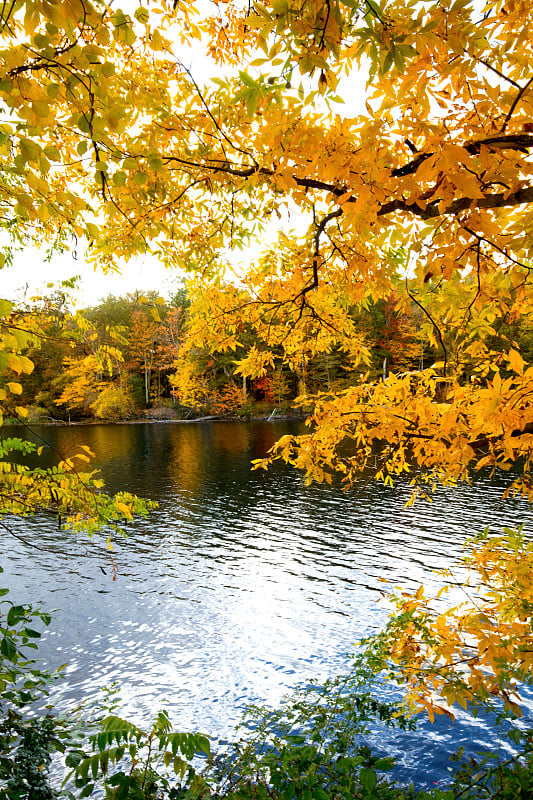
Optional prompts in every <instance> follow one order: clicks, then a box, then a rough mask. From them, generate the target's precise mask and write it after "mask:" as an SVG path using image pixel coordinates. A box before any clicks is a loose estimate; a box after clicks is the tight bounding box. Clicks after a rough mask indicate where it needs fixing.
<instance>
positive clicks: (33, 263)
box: [0, 248, 180, 308]
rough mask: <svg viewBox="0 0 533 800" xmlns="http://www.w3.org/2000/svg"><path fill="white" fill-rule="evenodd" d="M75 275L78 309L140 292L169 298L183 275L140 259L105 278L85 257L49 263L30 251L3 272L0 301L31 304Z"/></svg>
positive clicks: (63, 257) (59, 258)
mask: <svg viewBox="0 0 533 800" xmlns="http://www.w3.org/2000/svg"><path fill="white" fill-rule="evenodd" d="M75 275H81V280H80V282H79V284H78V286H79V288H78V290H77V291H73V292H72V294H73V295H74V298H75V299H76V305H77V307H78V308H86V307H88V306H93V305H97V304H98V302H99V301H100V300H102V299H103V298H105V297H107V295H109V294H113V295H115V296H116V297H119V296H121V295H125V294H128V293H130V292H135V290H137V289H138V290H142V291H147V290H150V289H153V290H155V291H157V292H158V293H159V294H160V295H161V296H162V297H168V296H169V295H171V294H172V293H173V291H174V289H175V288H177V282H178V279H179V276H180V273H178V272H177V271H173V270H169V269H166V268H165V267H163V265H162V264H160V263H159V262H158V261H157V260H156V259H154V258H138V259H132V260H131V261H129V262H128V263H127V264H124V266H123V267H122V273H116V272H111V273H107V274H106V275H104V273H103V272H102V271H101V270H97V271H94V270H93V268H92V267H91V266H89V265H88V264H87V263H86V262H85V259H84V258H83V254H80V255H79V256H77V257H75V254H74V253H65V254H63V255H59V254H57V255H54V256H53V258H52V261H51V262H47V261H46V260H45V253H44V251H39V250H38V249H36V248H28V249H26V250H23V251H21V252H19V253H15V257H14V264H13V266H12V267H4V268H3V269H2V270H0V297H4V298H6V299H8V300H16V301H24V300H26V301H29V300H30V299H31V297H33V296H36V295H40V296H42V295H44V294H51V293H52V292H53V290H54V289H53V287H55V286H57V285H58V284H60V283H61V281H63V280H68V279H70V278H73V277H74V276H75ZM50 283H51V284H53V287H51V286H49V285H48V284H50Z"/></svg>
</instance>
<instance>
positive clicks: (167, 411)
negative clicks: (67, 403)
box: [4, 406, 307, 427]
mask: <svg viewBox="0 0 533 800" xmlns="http://www.w3.org/2000/svg"><path fill="white" fill-rule="evenodd" d="M306 417H307V414H303V413H299V412H296V411H289V412H287V411H280V412H276V410H275V409H274V410H273V411H269V412H268V413H264V414H259V413H258V414H240V415H239V414H206V415H201V414H199V415H198V416H192V415H191V416H184V415H183V414H182V413H181V414H180V412H178V411H176V410H175V409H173V408H172V407H168V406H158V407H156V408H149V409H146V411H144V412H143V413H141V414H138V415H136V416H132V417H128V418H122V419H114V418H106V419H100V418H96V417H83V418H80V419H74V420H65V419H55V418H52V417H50V416H49V415H48V414H29V415H28V417H27V418H26V419H16V418H13V417H7V418H5V419H4V424H9V425H21V426H25V425H49V426H67V427H69V426H76V425H78V426H79V425H137V424H139V423H141V422H142V423H149V424H155V423H184V424H190V423H195V422H274V421H275V422H303V421H304V420H305V419H306Z"/></svg>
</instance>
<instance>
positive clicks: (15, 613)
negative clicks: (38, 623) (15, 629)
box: [7, 606, 26, 625]
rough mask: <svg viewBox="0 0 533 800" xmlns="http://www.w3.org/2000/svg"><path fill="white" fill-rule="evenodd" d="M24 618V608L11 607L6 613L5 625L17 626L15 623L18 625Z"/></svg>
mask: <svg viewBox="0 0 533 800" xmlns="http://www.w3.org/2000/svg"><path fill="white" fill-rule="evenodd" d="M25 616H26V610H25V608H24V606H11V608H10V609H9V611H8V612H7V624H8V625H17V623H19V622H20V620H21V619H24V617H25Z"/></svg>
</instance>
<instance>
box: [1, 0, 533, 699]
mask: <svg viewBox="0 0 533 800" xmlns="http://www.w3.org/2000/svg"><path fill="white" fill-rule="evenodd" d="M531 12H532V5H531V2H529V0H485V2H484V3H481V4H480V3H474V2H468V0H455V2H451V0H446V1H445V2H441V1H440V0H439V2H437V1H436V0H435V1H431V2H427V3H413V2H410V1H408V0H384V2H383V3H382V4H381V5H378V4H377V3H376V2H374V0H362V1H361V2H352V1H351V0H350V2H348V0H345V1H343V0H338V2H332V1H330V0H326V2H324V0H306V2H303V1H302V0H267V2H265V3H259V2H257V3H252V4H251V5H247V4H244V5H241V4H238V3H233V2H222V1H220V2H215V3H213V4H212V7H211V6H210V7H209V10H208V11H207V12H206V11H205V9H204V7H203V6H200V4H199V3H198V4H197V3H196V2H194V0H189V1H188V2H187V1H186V2H180V3H175V2H171V0H168V1H166V0H153V2H150V3H148V4H147V5H146V6H139V8H137V9H136V10H133V11H132V12H131V13H130V12H129V11H122V10H119V9H116V8H115V6H114V5H113V6H106V5H105V4H104V3H101V2H97V1H96V0H93V2H90V0H83V2H82V0H68V2H48V0H37V1H33V0H32V2H24V0H17V2H14V3H9V4H8V3H6V4H4V5H3V6H2V8H1V9H0V30H1V36H2V41H1V46H0V73H1V75H0V102H1V103H2V106H3V108H4V111H5V121H4V122H2V124H1V125H0V170H1V171H2V176H3V177H2V181H1V182H0V210H1V218H2V225H3V226H4V227H5V228H6V230H7V231H8V232H9V233H10V235H11V236H12V237H14V239H15V240H18V241H22V240H23V241H27V240H30V239H33V240H34V241H41V240H48V241H50V242H56V243H58V242H59V243H62V242H63V243H64V242H65V241H66V240H67V239H68V237H69V236H74V237H78V238H83V239H85V240H86V241H87V243H88V251H87V252H88V254H89V258H90V259H91V260H92V261H93V262H94V264H95V265H98V266H101V267H104V268H107V267H109V266H112V265H115V264H117V263H118V262H119V261H120V260H121V259H124V260H128V259H130V258H132V257H134V256H137V255H141V254H142V255H149V256H151V257H154V258H158V259H160V260H162V261H163V262H164V263H166V264H168V265H169V266H172V267H180V268H182V269H185V270H187V271H188V272H189V273H190V276H191V288H190V294H191V299H192V306H191V311H190V319H189V321H188V334H187V335H188V344H187V346H186V347H185V348H184V349H181V347H180V352H179V356H178V365H180V366H179V369H178V372H177V378H176V380H175V386H176V391H177V392H181V393H182V395H183V397H185V396H189V395H190V396H191V397H196V396H197V395H198V394H199V393H200V394H201V392H202V391H203V388H202V380H203V376H202V374H201V370H199V369H198V358H199V355H198V354H200V356H202V354H206V353H208V354H210V356H211V357H214V354H216V357H217V358H218V359H219V361H220V363H222V362H223V359H224V358H226V359H227V361H226V362H224V367H225V368H226V369H228V363H230V364H231V365H232V367H231V374H232V375H233V372H234V371H236V373H237V375H238V376H239V377H238V378H237V381H238V380H242V378H244V379H245V380H248V381H250V380H254V379H263V378H265V377H269V378H271V379H272V380H274V379H275V376H280V377H281V379H280V380H279V381H278V391H279V393H280V394H281V393H283V392H286V389H285V388H283V386H282V383H283V380H282V379H283V372H280V370H281V369H282V368H286V369H288V370H289V371H290V373H292V374H294V375H296V379H297V383H298V386H299V389H300V391H301V393H302V394H306V395H309V394H312V392H313V391H316V390H318V393H316V394H315V396H311V397H309V396H307V397H306V398H305V401H304V402H305V404H306V408H311V413H310V417H309V432H308V433H307V434H306V435H303V436H299V437H293V438H290V437H288V438H284V439H283V440H281V441H280V442H278V444H277V445H276V446H275V448H274V450H273V451H272V453H271V455H270V457H269V459H267V461H265V462H262V463H261V464H259V466H267V463H268V462H270V461H271V460H272V459H276V458H281V459H284V460H285V461H288V462H290V463H291V464H294V465H295V466H296V467H298V468H300V469H302V470H303V471H304V475H305V478H306V480H308V481H312V480H318V481H322V480H327V481H331V480H332V476H333V475H335V474H336V473H339V474H340V476H341V478H342V480H343V481H344V484H345V486H347V487H348V486H350V485H352V484H353V483H354V482H355V481H356V480H357V479H358V478H359V477H360V475H361V474H362V473H363V472H364V473H365V474H367V472H368V470H369V469H373V471H374V475H375V477H376V478H378V479H381V480H383V481H384V482H385V483H389V482H390V481H391V480H393V479H394V478H395V477H396V476H398V475H403V474H407V475H408V476H411V477H412V478H413V481H414V483H413V488H414V490H415V491H417V490H421V491H422V492H423V493H424V492H426V491H427V489H428V488H429V489H430V488H431V487H432V486H433V485H436V484H438V483H442V484H449V483H453V482H454V481H456V480H471V479H472V475H473V474H475V472H476V470H479V469H482V468H488V469H489V470H491V471H496V470H498V471H503V472H504V473H509V480H508V492H510V493H515V494H516V493H517V494H520V495H521V496H524V497H526V498H527V499H529V500H532V499H533V479H532V474H531V470H532V453H533V450H532V448H533V438H532V437H533V405H532V403H531V396H532V391H533V367H532V366H531V354H530V353H529V352H526V350H525V348H523V347H521V342H523V339H520V337H519V336H518V332H519V331H520V330H522V332H523V331H524V329H527V327H528V326H529V322H530V320H531V314H532V312H533V294H532V284H531V271H532V265H531V255H532V248H533V238H532V235H531V231H532V230H533V162H532V159H531V153H532V151H533V132H532V127H531V118H532V113H533V78H532V77H531V64H532V63H533V30H532V26H533V14H532V13H531ZM201 47H206V48H207V56H206V59H208V60H206V62H205V63H206V65H207V67H208V69H207V71H208V73H209V74H210V75H211V76H216V77H211V78H210V79H207V80H205V81H202V80H201V79H200V78H199V77H197V76H195V74H194V73H193V71H192V70H191V69H189V67H188V66H187V65H188V63H189V62H190V58H189V55H190V53H191V51H194V50H195V49H198V48H201ZM252 241H256V242H257V241H259V242H260V243H261V245H262V252H261V253H259V254H258V252H257V247H255V248H250V247H249V245H250V242H252ZM232 274H234V275H235V277H234V278H233V279H232V277H231V276H232ZM0 302H1V303H3V304H4V305H3V306H1V307H0V310H1V313H2V318H3V322H2V351H1V352H0V358H1V366H2V370H3V376H4V384H5V387H4V388H2V389H1V392H2V395H1V399H2V401H4V400H6V399H9V398H10V397H11V396H13V395H14V396H17V395H18V394H19V393H20V384H19V381H18V377H19V376H21V375H24V374H28V373H29V371H30V369H31V366H30V365H29V364H28V362H27V357H26V356H25V355H24V354H23V353H22V351H23V350H24V348H25V347H27V346H29V344H30V343H31V337H32V336H33V333H27V332H22V333H21V332H20V326H19V325H18V324H17V322H16V319H15V318H14V317H13V316H12V309H11V307H10V306H9V304H8V306H9V307H8V306H6V305H5V301H0ZM380 304H381V307H383V305H385V307H386V308H387V314H388V319H389V323H390V326H389V337H388V338H387V340H386V341H382V342H381V345H382V349H383V348H384V349H385V350H386V352H385V351H384V352H383V358H384V359H385V358H386V359H387V365H386V369H385V370H384V373H383V372H382V371H381V369H380V365H379V364H376V363H375V360H374V362H373V355H372V352H371V350H372V337H371V335H370V331H369V329H368V326H367V325H365V324H362V320H364V319H365V314H366V313H369V312H370V311H371V310H373V309H374V310H375V309H376V308H379V307H380ZM140 322H141V321H139V324H138V325H137V327H136V328H135V331H134V338H135V348H132V355H131V359H132V364H134V365H135V368H137V369H139V368H142V370H143V372H144V379H145V390H146V391H148V388H147V387H148V384H149V383H150V382H151V380H152V372H153V369H154V358H155V357H156V355H157V354H158V352H159V353H160V355H161V358H162V359H163V360H165V359H166V362H165V363H168V352H169V351H168V346H169V342H172V341H174V342H175V341H176V335H175V333H176V332H175V331H174V333H173V332H172V331H171V326H170V325H169V330H168V339H167V341H166V343H165V342H159V343H157V342H155V339H154V330H155V328H154V325H152V324H151V323H150V324H149V325H146V324H144V325H143V324H140ZM27 337H30V338H27ZM173 337H174V338H173ZM385 345H386V347H385ZM165 348H166V350H165ZM133 350H134V351H135V352H133ZM164 353H166V355H165V354H164ZM202 357H203V356H202ZM25 359H26V360H25ZM328 359H337V360H340V361H341V362H342V365H343V366H342V369H343V373H342V382H341V384H340V385H339V383H336V382H335V381H334V380H330V375H329V361H328ZM319 363H321V364H322V365H325V367H324V369H325V371H326V372H327V378H326V383H327V384H328V385H327V388H326V386H325V385H324V383H321V384H319V385H316V384H315V385H314V386H313V385H312V383H313V382H312V380H310V366H312V365H317V364H319ZM78 366H79V365H78ZM72 368H74V365H73V366H72ZM116 368H117V369H118V366H117V367H116ZM82 371H83V366H82ZM285 374H286V373H285ZM317 383H318V382H317ZM233 385H234V386H237V385H238V384H237V382H235V383H234V384H233ZM70 391H71V392H74V388H72V387H71V389H70ZM228 391H229V390H228ZM231 391H232V392H233V394H235V391H236V389H231ZM231 391H230V393H231ZM275 391H276V390H274V394H275ZM233 399H234V398H233ZM226 400H227V402H228V403H229V402H230V401H232V398H231V397H229V395H228V397H226ZM69 402H70V400H69ZM512 466H514V469H513V470H510V468H511V467H512ZM495 547H496V551H497V553H498V557H497V560H496V561H494V558H495V553H496V551H492V550H491V549H490V546H488V545H484V546H483V547H482V548H481V549H478V550H476V551H475V557H476V559H477V563H479V564H480V568H481V570H482V574H483V575H485V577H487V579H490V580H492V579H494V580H496V588H494V590H493V591H494V592H495V594H494V596H493V599H492V601H490V602H489V604H488V605H486V606H484V608H485V610H484V612H483V613H484V614H485V616H486V617H487V619H489V620H491V621H492V622H491V624H488V623H487V625H486V626H485V625H484V623H482V621H480V620H481V617H475V615H474V616H472V615H470V617H468V625H470V628H473V627H474V628H475V626H476V625H477V628H476V630H477V633H476V631H473V633H474V634H475V636H477V642H478V643H477V645H475V647H477V649H478V651H479V652H480V653H481V651H483V653H485V654H486V655H483V656H481V655H480V656H479V660H478V661H476V660H475V659H473V660H471V661H470V662H469V664H470V667H471V673H470V674H471V676H472V679H471V680H467V681H466V682H465V686H466V689H465V688H464V687H463V689H462V690H461V691H462V694H461V695H459V694H456V698H457V699H464V698H467V699H468V698H469V697H470V696H473V693H474V692H478V695H479V696H482V695H483V693H484V692H485V693H486V692H488V694H491V692H492V687H493V686H495V687H496V689H497V691H499V692H500V693H501V694H502V696H503V697H504V699H505V701H506V702H508V703H511V700H508V699H507V695H508V696H509V697H510V696H511V695H510V692H511V691H512V685H511V684H506V683H505V681H504V682H503V683H501V686H500V684H498V680H499V678H498V675H500V676H501V675H504V674H505V669H504V668H503V666H502V664H503V661H502V658H503V655H502V658H500V659H499V660H498V658H496V657H495V656H494V654H493V653H494V647H496V645H497V642H498V641H500V634H499V633H498V631H500V627H499V626H500V625H503V626H504V628H505V625H507V622H508V623H509V626H510V627H509V630H507V628H505V630H504V635H505V637H507V638H506V639H505V641H507V640H508V641H509V648H510V649H509V652H508V653H507V650H504V649H501V650H500V653H501V654H504V653H505V656H506V658H507V655H508V656H509V663H510V664H513V665H514V666H513V667H512V669H513V670H516V674H517V675H518V676H520V677H524V676H525V675H526V674H527V675H528V676H529V675H530V672H529V671H528V670H529V662H527V659H522V660H521V658H522V657H521V656H519V655H516V653H517V652H519V648H518V650H517V648H516V647H515V643H516V641H518V639H517V637H518V638H520V637H521V636H525V635H526V633H527V634H528V635H529V629H528V626H529V625H530V623H529V621H528V620H529V618H530V617H529V616H528V615H527V614H524V615H522V612H519V610H518V606H517V605H516V604H513V603H514V601H513V603H511V604H510V605H508V599H509V597H510V596H511V595H512V594H513V592H514V588H513V587H515V586H516V585H517V583H516V581H518V580H519V572H518V569H519V563H518V562H517V561H513V557H512V553H511V556H510V557H509V558H507V555H506V554H505V553H506V551H505V547H503V545H502V547H503V549H498V548H499V547H500V546H499V544H498V542H496V544H495ZM491 565H492V566H491ZM504 568H505V569H504ZM484 570H485V572H484ZM501 570H504V571H505V570H509V572H510V574H511V576H512V580H511V581H510V583H505V582H501V580H500V578H501V575H503V572H501ZM500 573H501V574H500ZM513 581H515V582H514V583H513ZM489 583H490V581H489ZM491 591H492V590H491ZM513 596H514V595H513ZM409 602H411V601H409ZM412 602H413V603H415V607H416V608H417V609H418V610H419V611H420V613H422V614H425V613H426V612H425V605H424V604H425V599H424V598H423V595H421V596H420V597H416V598H415V599H414V600H413V601H412ZM509 602H511V601H510V600H509ZM524 602H525V603H526V606H527V609H530V598H529V596H526V597H525V598H524ZM491 603H492V604H491ZM468 613H470V612H468ZM472 613H474V612H472ZM476 613H477V612H476ZM506 615H510V617H509V621H508V620H507V616H506ZM513 615H514V616H513ZM425 618H426V617H425ZM427 619H428V620H429V617H427ZM457 619H458V617H455V618H454V620H455V621H453V622H450V620H448V619H447V618H446V617H443V618H437V622H436V623H434V622H433V621H432V622H431V626H433V625H434V624H436V625H440V628H436V629H435V630H436V631H437V633H435V638H431V637H430V638H427V639H423V638H422V642H419V643H418V644H417V645H416V646H417V647H420V648H422V650H419V651H417V652H419V653H423V658H424V661H423V662H422V661H421V660H418V661H417V660H416V658H415V656H413V658H414V660H409V659H407V656H406V653H407V650H405V652H399V651H397V650H395V651H391V653H392V654H393V656H394V658H395V659H396V661H397V662H398V663H401V664H402V665H404V666H405V669H406V670H407V672H406V674H407V675H411V674H413V675H415V676H416V675H423V676H424V686H425V685H426V683H427V681H429V682H431V681H433V682H434V683H435V686H436V688H437V689H440V690H441V691H442V692H443V694H444V695H445V696H446V697H448V699H449V700H450V702H451V701H452V700H453V699H454V698H453V697H452V695H453V691H452V689H453V685H455V684H454V683H453V680H455V679H453V680H452V688H450V686H449V684H446V683H443V682H442V681H441V679H440V678H439V675H440V674H441V673H440V672H439V673H438V675H437V673H436V672H435V669H433V668H432V667H431V664H433V667H434V665H435V663H437V662H438V663H439V664H440V660H442V659H443V660H444V661H443V663H444V664H445V665H448V666H449V663H454V662H453V659H454V658H455V656H454V652H458V650H457V651H453V647H456V648H459V650H460V648H461V646H462V644H461V642H462V639H461V635H460V632H461V631H462V630H463V627H462V625H463V623H461V624H459V623H458V622H457ZM465 619H466V618H465ZM476 620H477V622H476ZM513 620H514V621H513ZM456 623H457V624H456ZM429 624H430V623H429V622H428V625H429ZM465 625H466V622H465ZM450 626H451V627H450ZM454 626H455V627H454ZM513 626H514V627H513ZM526 629H527V630H526ZM431 630H432V631H433V630H434V629H433V627H431ZM465 630H469V631H470V629H469V628H468V626H467V627H466V628H465ZM502 630H503V629H502ZM422 634H423V630H422V629H420V630H418V633H417V635H422ZM478 634H479V635H478ZM475 636H474V642H475V641H476V639H475ZM446 637H448V640H449V641H450V646H451V647H452V650H450V651H449V653H448V651H446V652H444V651H443V650H442V648H441V642H442V641H444V639H445V638H446ZM484 642H486V649H483V648H485V644H484ZM409 646H410V645H409ZM465 646H466V645H465ZM406 648H407V645H406ZM502 648H503V645H502ZM415 649H416V648H415ZM515 656H516V658H515ZM420 658H422V655H421V656H420ZM406 659H407V660H406ZM450 659H452V662H449V660H450ZM513 659H514V660H513ZM427 663H429V664H430V666H429V667H426V664H427ZM432 669H433V672H432V671H431V670H432ZM409 670H412V673H409ZM424 670H426V672H424ZM427 670H429V671H427ZM439 670H440V667H439ZM487 670H488V671H487ZM444 672H445V673H446V670H444ZM450 674H451V673H450ZM491 674H492V675H495V676H496V677H495V678H492V677H490V675H491ZM487 675H488V676H489V677H487ZM426 678H427V680H426ZM472 681H473V682H474V683H472ZM476 681H478V683H477V684H475V682H476ZM408 684H409V685H410V686H411V687H412V691H413V692H415V695H416V692H418V691H419V685H418V684H417V683H416V679H415V680H414V683H413V682H412V681H411V678H410V677H409V678H408ZM474 684H475V685H474ZM469 692H470V695H469V694H468V693H469ZM506 693H507V694H506ZM417 696H419V697H420V699H421V701H422V700H424V698H425V695H424V693H423V692H422V694H421V695H417Z"/></svg>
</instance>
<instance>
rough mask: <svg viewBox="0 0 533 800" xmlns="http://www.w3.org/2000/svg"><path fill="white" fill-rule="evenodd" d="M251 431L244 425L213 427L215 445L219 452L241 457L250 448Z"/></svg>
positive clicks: (226, 424)
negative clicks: (222, 451)
mask: <svg viewBox="0 0 533 800" xmlns="http://www.w3.org/2000/svg"><path fill="white" fill-rule="evenodd" d="M250 438H251V437H250V429H249V427H247V426H246V425H244V424H242V423H237V424H235V423H232V422H227V423H223V424H222V423H221V424H219V425H213V444H214V446H215V448H216V449H217V450H224V451H226V452H227V453H230V454H231V455H235V456H238V455H241V454H242V453H245V452H246V451H247V450H248V449H249V448H250Z"/></svg>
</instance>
